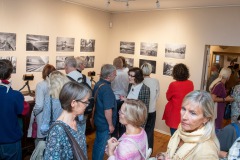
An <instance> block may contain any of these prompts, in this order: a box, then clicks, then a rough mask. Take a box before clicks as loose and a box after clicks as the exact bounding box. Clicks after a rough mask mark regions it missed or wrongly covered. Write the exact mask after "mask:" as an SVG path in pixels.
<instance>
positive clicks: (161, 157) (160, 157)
mask: <svg viewBox="0 0 240 160" xmlns="http://www.w3.org/2000/svg"><path fill="white" fill-rule="evenodd" d="M156 158H157V160H171V159H170V158H169V156H168V154H167V153H164V152H161V153H158V154H157V155H156Z"/></svg>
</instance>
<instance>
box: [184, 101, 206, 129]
mask: <svg viewBox="0 0 240 160" xmlns="http://www.w3.org/2000/svg"><path fill="white" fill-rule="evenodd" d="M180 113H181V126H182V129H183V130H184V131H186V132H193V131H196V130H198V129H200V128H202V127H203V126H204V124H205V123H207V121H208V119H207V118H206V117H204V116H203V111H202V108H200V107H199V106H197V105H196V104H193V103H191V102H190V103H187V105H185V106H182V108H181V112H180Z"/></svg>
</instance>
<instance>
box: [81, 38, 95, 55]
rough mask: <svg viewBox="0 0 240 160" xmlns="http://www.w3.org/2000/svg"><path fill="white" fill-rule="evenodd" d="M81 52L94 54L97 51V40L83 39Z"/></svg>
mask: <svg viewBox="0 0 240 160" xmlns="http://www.w3.org/2000/svg"><path fill="white" fill-rule="evenodd" d="M80 45H81V46H80V52H94V51H95V39H89V40H87V39H81V44H80Z"/></svg>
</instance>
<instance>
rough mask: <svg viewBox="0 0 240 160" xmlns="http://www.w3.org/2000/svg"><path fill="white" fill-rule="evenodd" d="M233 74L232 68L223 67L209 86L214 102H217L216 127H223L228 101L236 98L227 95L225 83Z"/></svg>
mask: <svg viewBox="0 0 240 160" xmlns="http://www.w3.org/2000/svg"><path fill="white" fill-rule="evenodd" d="M230 75H231V69H229V68H222V70H221V71H220V73H219V76H218V78H217V79H215V80H214V81H213V82H212V84H211V85H210V86H209V91H210V93H211V96H212V99H213V101H214V102H217V114H216V116H217V117H216V120H215V127H216V129H221V128H222V121H223V116H224V110H225V106H226V102H232V101H234V99H233V98H232V97H230V96H227V92H226V88H225V83H226V82H227V81H228V80H229V77H230Z"/></svg>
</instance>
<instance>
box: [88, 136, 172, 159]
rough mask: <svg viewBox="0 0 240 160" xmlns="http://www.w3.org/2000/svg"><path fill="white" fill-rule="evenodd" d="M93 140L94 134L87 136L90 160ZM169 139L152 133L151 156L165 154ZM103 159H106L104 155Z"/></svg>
mask: <svg viewBox="0 0 240 160" xmlns="http://www.w3.org/2000/svg"><path fill="white" fill-rule="evenodd" d="M94 139H95V132H92V133H90V134H88V135H87V144H88V159H89V160H91V159H92V149H93V142H94ZM169 139H170V136H169V135H165V134H161V133H159V132H156V131H155V132H154V146H153V153H152V156H155V155H156V154H157V153H159V152H165V151H166V150H167V144H168V141H169ZM104 159H107V155H105V157H104Z"/></svg>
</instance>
